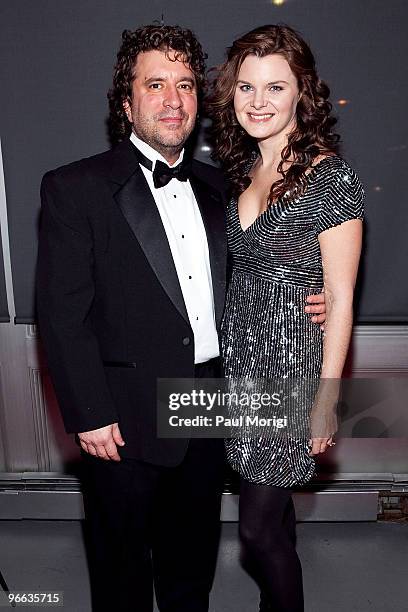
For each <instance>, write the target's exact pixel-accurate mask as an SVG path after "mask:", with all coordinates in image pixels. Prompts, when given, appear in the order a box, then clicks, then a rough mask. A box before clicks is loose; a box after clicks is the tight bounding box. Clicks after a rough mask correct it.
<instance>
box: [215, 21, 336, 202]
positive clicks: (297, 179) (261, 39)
mask: <svg viewBox="0 0 408 612" xmlns="http://www.w3.org/2000/svg"><path fill="white" fill-rule="evenodd" d="M273 53H278V54H279V55H281V56H283V57H284V58H285V59H286V61H287V62H288V64H289V66H290V68H291V70H292V72H293V74H294V75H295V77H296V78H297V82H298V87H299V93H300V94H301V98H300V100H299V102H298V104H297V107H296V128H295V130H294V131H292V132H291V134H290V135H289V137H288V144H287V146H286V147H284V149H283V150H282V153H281V160H280V162H279V165H278V168H277V170H278V172H279V173H280V174H281V175H282V178H281V179H279V180H278V181H276V182H275V183H273V185H272V187H271V190H270V194H269V204H271V203H272V202H274V201H275V200H276V199H277V198H279V197H281V196H283V195H284V194H285V193H286V192H290V193H293V192H294V191H297V193H302V192H303V191H304V188H305V177H306V170H307V169H308V168H310V166H311V165H312V162H313V160H314V159H315V158H316V157H317V156H318V155H320V154H335V153H337V152H338V142H339V140H340V137H339V136H338V134H335V133H333V131H332V128H333V126H334V125H335V123H336V122H337V120H336V119H335V118H334V117H332V116H330V112H331V109H332V105H331V104H330V102H329V101H328V97H329V93H330V90H329V88H328V87H327V85H326V84H325V83H324V82H323V81H321V80H320V79H319V77H318V75H317V73H316V67H315V60H314V57H313V54H312V52H311V50H310V49H309V47H308V45H307V44H306V42H305V41H304V40H303V39H302V38H301V36H300V35H299V34H298V33H297V32H296V31H295V30H293V29H292V28H290V27H289V26H286V25H265V26H261V27H259V28H256V29H255V30H252V31H251V32H248V33H247V34H245V35H244V36H242V37H241V38H238V39H237V40H235V41H234V43H233V45H232V47H230V48H229V49H228V55H227V60H226V62H225V63H224V64H222V65H221V66H218V67H217V68H216V69H215V71H216V72H215V77H214V78H213V80H212V84H211V90H210V95H209V96H208V98H207V101H206V107H207V112H208V114H209V115H210V117H211V118H212V120H213V124H212V129H211V131H212V134H213V138H214V141H215V150H214V154H213V155H214V158H215V159H218V160H219V161H220V162H221V164H222V166H223V168H224V170H225V172H226V174H227V177H228V179H229V180H230V182H231V185H232V190H233V193H234V195H235V196H237V197H238V196H239V195H240V194H241V193H242V192H243V191H245V189H247V187H248V186H249V185H250V183H251V179H250V178H249V177H248V176H246V174H247V172H246V170H247V169H248V168H247V165H248V162H249V161H250V160H251V159H252V157H253V155H254V152H255V151H256V152H258V147H257V144H256V141H255V139H253V138H252V137H250V136H249V135H248V134H247V133H246V132H245V131H244V130H243V128H242V127H241V126H240V124H239V123H238V121H237V118H236V116H235V112H234V94H235V88H236V83H237V79H238V74H239V70H240V68H241V65H242V63H243V61H244V59H245V58H246V57H247V56H248V55H255V56H257V57H265V56H267V55H271V54H273ZM288 160H292V163H291V165H290V167H289V169H287V170H286V171H284V170H283V165H284V163H285V162H286V161H288Z"/></svg>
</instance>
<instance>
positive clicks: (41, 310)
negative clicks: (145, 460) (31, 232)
mask: <svg viewBox="0 0 408 612" xmlns="http://www.w3.org/2000/svg"><path fill="white" fill-rule="evenodd" d="M70 187H71V186H70V185H69V184H67V181H65V184H64V182H63V181H61V179H60V178H59V177H58V176H56V175H55V173H48V174H46V175H45V177H44V179H43V181H42V185H41V202H42V206H41V224H40V238H39V250H38V263H37V285H36V298H37V316H38V322H39V328H40V334H41V339H42V342H43V345H44V348H45V352H46V355H47V362H48V366H49V369H50V373H51V377H52V380H53V383H54V387H55V391H56V395H57V399H58V403H59V406H60V409H61V412H62V416H63V420H64V424H65V428H66V430H67V432H68V433H74V432H75V433H78V432H87V433H88V434H89V433H90V432H92V431H94V430H100V429H101V428H104V429H105V434H106V427H107V426H108V430H109V431H110V435H108V436H106V435H103V436H102V437H103V439H104V440H105V439H107V440H108V441H109V440H110V438H111V437H112V428H113V424H115V423H117V421H118V416H117V414H116V410H115V407H114V404H113V400H112V397H111V395H110V392H109V388H108V386H107V381H106V376H105V372H104V367H103V363H102V359H101V356H100V353H99V347H98V342H97V338H96V337H95V335H94V333H93V331H92V329H91V327H90V325H89V320H88V314H89V311H90V308H91V305H92V302H93V299H94V281H93V274H92V267H93V240H92V234H91V228H90V227H89V223H88V221H87V219H86V217H85V215H84V214H80V212H79V211H78V210H77V208H76V206H75V203H74V202H73V199H72V198H71V196H70V194H71V193H72V191H73V189H71V188H70ZM91 437H92V436H91ZM97 437H98V438H99V437H100V436H99V435H98V436H97ZM88 439H89V436H88ZM89 444H91V441H90V440H89ZM92 446H93V445H92ZM83 447H84V446H83ZM85 450H88V449H87V448H85ZM115 451H116V446H115ZM88 452H89V451H88ZM93 454H98V453H93Z"/></svg>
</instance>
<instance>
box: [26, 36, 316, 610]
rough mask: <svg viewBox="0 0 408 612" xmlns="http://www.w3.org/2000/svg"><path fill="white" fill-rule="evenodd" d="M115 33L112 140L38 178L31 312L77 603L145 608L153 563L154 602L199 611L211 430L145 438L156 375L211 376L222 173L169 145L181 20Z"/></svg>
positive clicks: (214, 481) (178, 142)
mask: <svg viewBox="0 0 408 612" xmlns="http://www.w3.org/2000/svg"><path fill="white" fill-rule="evenodd" d="M122 38H123V40H122V46H121V49H120V51H119V53H118V58H117V64H116V67H115V74H114V82H113V88H112V89H111V91H110V93H109V99H110V109H111V126H112V129H113V133H114V135H115V137H116V140H118V141H119V144H117V146H115V147H114V148H113V149H112V150H109V151H107V152H105V153H102V154H100V155H96V156H93V157H90V158H87V159H82V160H80V161H78V162H75V163H73V164H70V165H68V166H64V167H62V168H59V169H57V170H54V171H51V172H49V173H47V174H46V175H45V176H44V179H43V182H42V186H41V198H42V215H41V229H40V243H39V255H38V273H37V309H38V320H39V326H40V333H41V337H42V340H43V344H44V347H45V350H46V355H47V360H48V365H49V368H50V372H51V376H52V380H53V383H54V387H55V391H56V395H57V398H58V402H59V405H60V409H61V412H62V415H63V419H64V423H65V427H66V430H67V432H69V433H75V434H77V439H78V442H79V444H80V446H81V452H82V455H83V459H84V466H85V476H86V486H85V487H84V493H85V496H84V498H85V510H86V518H87V524H88V530H89V554H90V574H91V583H92V591H93V610H94V611H97V612H99V611H102V610H109V611H110V612H111V611H113V610H120V611H121V612H122V611H123V612H125V611H128V610H129V611H130V610H132V611H133V610H134V611H136V610H137V611H138V612H151V611H152V609H153V603H152V600H153V596H152V589H153V578H154V587H155V591H156V597H157V602H158V606H159V609H160V610H161V612H206V611H207V610H208V600H209V592H210V588H211V584H212V578H213V574H214V568H215V561H216V553H217V544H218V531H219V511H220V500H221V492H222V476H223V442H222V440H219V439H190V440H188V439H163V438H162V439H160V438H158V437H157V433H156V382H157V379H158V378H160V377H163V378H197V377H198V378H199V377H207V378H208V377H214V376H219V375H220V370H219V345H218V334H217V332H218V330H219V325H220V321H221V316H222V312H223V306H224V296H225V282H226V281H225V278H226V250H227V247H226V233H225V218H224V205H223V181H222V177H221V176H220V174H219V171H218V170H217V169H215V168H213V167H211V166H208V165H206V164H203V163H201V162H198V161H195V160H191V159H190V158H189V157H188V155H187V153H186V151H185V149H184V145H185V143H186V141H187V140H188V138H189V136H190V134H191V132H192V131H193V128H194V126H195V122H196V116H197V109H198V103H199V98H200V93H201V91H202V86H203V80H204V74H205V64H204V54H203V52H202V49H201V46H200V44H199V43H198V41H197V40H196V38H195V37H194V35H193V34H192V33H191V32H190V31H189V30H186V29H182V28H179V27H177V26H176V27H172V26H156V25H153V26H146V27H143V28H139V29H137V30H136V31H134V32H130V31H125V32H124V33H123V37H122ZM312 308H313V309H314V311H315V312H319V311H321V308H322V307H321V306H319V305H317V306H314V307H312Z"/></svg>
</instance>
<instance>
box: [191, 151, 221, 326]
mask: <svg viewBox="0 0 408 612" xmlns="http://www.w3.org/2000/svg"><path fill="white" fill-rule="evenodd" d="M190 183H191V186H192V188H193V191H194V195H195V197H196V200H197V203H198V206H199V208H200V212H201V217H202V219H203V222H204V227H205V230H206V234H207V242H208V249H209V254H210V266H211V277H212V286H213V294H214V306H215V318H216V322H217V326H219V325H220V323H221V318H222V314H223V310H224V303H225V291H226V261H227V235H226V222H225V209H224V204H223V201H222V199H221V195H220V194H219V192H218V191H216V190H215V189H213V187H212V186H211V185H209V184H208V183H206V182H205V181H203V180H202V179H201V178H200V177H199V176H197V174H196V172H194V162H193V174H192V177H191V179H190Z"/></svg>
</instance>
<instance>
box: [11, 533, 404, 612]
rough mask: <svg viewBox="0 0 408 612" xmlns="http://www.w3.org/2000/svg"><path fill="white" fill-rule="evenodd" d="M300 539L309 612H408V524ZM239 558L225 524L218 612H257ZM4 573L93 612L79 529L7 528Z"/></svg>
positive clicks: (16, 584) (215, 598)
mask: <svg viewBox="0 0 408 612" xmlns="http://www.w3.org/2000/svg"><path fill="white" fill-rule="evenodd" d="M297 533H298V552H299V556H300V558H301V561H302V566H303V576H304V587H305V601H306V608H305V611H306V612H326V611H329V612H407V611H408V580H407V576H408V574H407V558H408V523H407V522H405V523H390V522H384V523H382V522H377V523H374V522H373V523H369V522H367V523H360V522H355V523H354V522H353V523H310V522H308V523H298V525H297ZM238 556H239V544H238V537H237V524H236V523H224V524H223V526H222V539H221V544H220V551H219V557H218V565H217V572H216V578H215V583H214V588H213V591H212V597H211V612H256V611H257V610H258V603H257V602H258V591H257V588H256V586H255V584H254V583H253V581H252V580H251V578H249V577H248V575H247V574H246V573H245V572H244V571H243V569H242V568H241V567H240V565H239V561H238ZM0 569H1V572H2V573H3V576H4V578H5V579H6V580H7V582H8V584H9V588H10V589H14V590H17V589H18V590H24V591H41V592H44V591H46V590H47V589H48V590H52V591H63V592H64V607H63V608H59V609H63V610H65V612H90V611H91V608H90V595H89V586H88V575H87V567H86V562H85V551H84V546H83V542H82V532H81V524H80V522H77V521H0ZM0 608H1V609H3V608H2V606H0ZM4 609H5V608H4ZM27 609H29V610H30V609H31V610H34V609H40V608H38V607H30V608H27ZM56 609H58V608H56ZM135 612H137V610H135ZM192 612H193V611H192Z"/></svg>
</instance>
